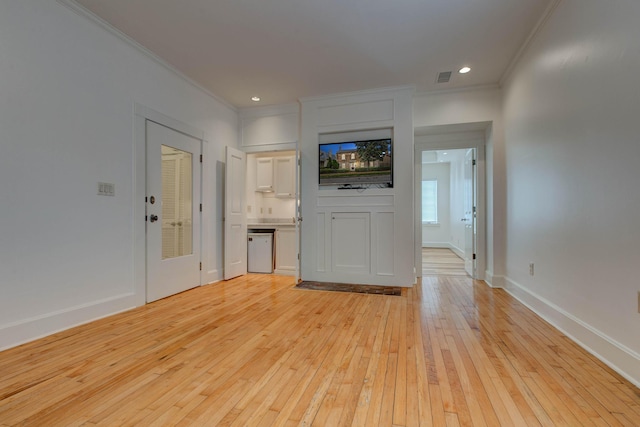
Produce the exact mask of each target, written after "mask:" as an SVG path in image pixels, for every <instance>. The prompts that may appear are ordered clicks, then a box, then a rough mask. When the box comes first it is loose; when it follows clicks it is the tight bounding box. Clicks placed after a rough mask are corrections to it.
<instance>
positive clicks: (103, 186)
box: [98, 182, 116, 196]
mask: <svg viewBox="0 0 640 427" xmlns="http://www.w3.org/2000/svg"><path fill="white" fill-rule="evenodd" d="M115 195H116V185H115V184H111V183H108V182H99V183H98V196H115Z"/></svg>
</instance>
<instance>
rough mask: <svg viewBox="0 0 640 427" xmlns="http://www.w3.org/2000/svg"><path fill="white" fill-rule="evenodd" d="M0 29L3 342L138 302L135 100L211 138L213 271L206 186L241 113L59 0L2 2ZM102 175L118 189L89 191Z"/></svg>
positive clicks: (218, 225)
mask: <svg viewBox="0 0 640 427" xmlns="http://www.w3.org/2000/svg"><path fill="white" fill-rule="evenodd" d="M0 39H1V40H2V43H0V57H1V58H2V61H1V62H0V92H1V93H2V96H1V97H0V129H2V144H0V182H2V183H3V185H2V186H1V187H0V206H1V207H0V209H1V210H2V214H1V217H2V221H0V242H1V243H0V281H1V282H2V297H1V298H0V348H3V347H7V346H11V345H14V344H16V343H19V342H23V341H26V340H29V339H32V338H34V337H37V336H41V335H45V334H48V333H50V332H53V331H56V330H59V329H63V328H66V327H69V326H72V325H75V324H77V323H82V322H86V321H88V320H90V319H94V318H96V317H100V316H104V315H107V314H111V313H113V312H115V311H118V310H122V309H125V308H129V307H132V306H134V305H135V304H137V303H139V301H140V295H139V294H140V292H139V289H136V287H135V285H134V254H133V248H134V235H133V226H134V221H141V220H143V218H142V219H141V218H134V209H133V206H134V200H133V198H134V160H135V159H134V157H133V153H134V137H133V135H134V129H133V124H134V105H135V104H136V103H138V104H141V105H144V106H147V107H149V108H152V109H154V110H156V111H158V112H161V113H163V114H165V115H167V116H169V117H172V118H175V119H176V120H180V121H181V122H184V123H187V124H189V125H190V126H193V127H194V128H197V129H200V130H201V131H203V132H204V133H205V134H206V135H207V138H208V139H209V140H210V143H207V144H205V154H206V158H205V164H204V170H203V174H204V175H203V176H204V179H205V180H204V188H203V191H204V195H205V196H204V200H203V203H204V205H205V212H204V214H203V215H204V216H203V227H204V230H205V231H204V232H205V236H204V242H203V244H204V246H205V247H206V248H207V249H208V252H207V254H206V256H205V258H204V259H203V262H204V267H205V273H207V272H208V273H209V275H208V276H207V277H209V278H211V279H212V280H215V279H216V278H219V277H220V276H219V275H220V274H221V265H222V251H221V241H222V239H221V232H222V216H221V215H220V208H221V207H220V204H219V201H218V199H221V198H216V197H215V195H216V194H221V193H218V191H219V189H220V188H221V181H220V176H221V175H220V167H221V165H220V160H221V159H223V158H224V157H223V150H224V145H226V144H230V145H236V144H237V140H238V132H237V129H238V122H237V113H236V112H235V111H234V110H232V109H230V108H229V107H227V106H226V105H224V104H223V103H221V102H219V101H217V100H216V99H214V98H213V97H211V96H209V95H207V94H206V93H204V92H203V91H201V90H200V89H199V88H197V87H195V86H194V85H192V84H190V83H189V82H187V81H186V80H184V79H182V78H180V77H178V76H177V75H176V74H175V73H174V72H172V71H170V70H168V69H167V68H164V67H162V66H160V65H159V64H158V63H157V62H156V61H154V60H152V59H150V58H149V57H147V56H144V55H142V54H141V53H140V51H139V50H137V49H135V48H133V47H132V46H131V45H129V44H127V43H125V42H124V41H122V40H121V39H120V38H118V37H116V36H115V35H113V34H111V33H109V32H107V31H105V30H104V29H103V28H100V27H98V26H97V25H95V24H94V23H93V22H91V21H89V20H87V19H86V18H84V17H81V16H79V15H77V14H76V13H75V12H73V11H72V10H71V9H69V8H67V7H65V6H63V5H62V4H60V3H58V2H55V1H48V0H8V1H3V2H1V3H0ZM98 182H109V183H113V184H115V196H114V197H101V196H97V195H96V192H97V183H98ZM143 227H144V226H143ZM142 297H144V295H142ZM143 299H144V298H143Z"/></svg>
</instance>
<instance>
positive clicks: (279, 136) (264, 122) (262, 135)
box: [240, 104, 300, 151]
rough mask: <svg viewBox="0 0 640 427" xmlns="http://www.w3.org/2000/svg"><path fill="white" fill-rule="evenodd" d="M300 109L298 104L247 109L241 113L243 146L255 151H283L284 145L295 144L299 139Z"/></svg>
mask: <svg viewBox="0 0 640 427" xmlns="http://www.w3.org/2000/svg"><path fill="white" fill-rule="evenodd" d="M299 110H300V107H299V105H298V104H287V105H272V106H266V107H253V108H245V109H243V110H241V111H240V133H241V138H242V146H243V147H246V149H247V150H248V151H253V150H255V149H262V148H264V149H268V150H281V149H282V146H283V145H284V144H295V143H297V142H298V138H299V121H300V111H299Z"/></svg>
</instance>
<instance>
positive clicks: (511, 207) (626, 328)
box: [504, 0, 640, 384]
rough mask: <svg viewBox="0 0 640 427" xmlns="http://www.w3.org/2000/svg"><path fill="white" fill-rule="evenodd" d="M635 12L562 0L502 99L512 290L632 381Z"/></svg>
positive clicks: (637, 97)
mask: <svg viewBox="0 0 640 427" xmlns="http://www.w3.org/2000/svg"><path fill="white" fill-rule="evenodd" d="M638 17H640V3H638V2H637V1H623V0H613V1H609V2H601V1H597V0H580V1H579V0H563V1H562V2H560V4H559V6H558V7H557V9H556V10H555V12H554V14H553V15H552V16H551V17H550V19H549V20H548V21H547V22H546V24H545V26H544V27H543V29H542V31H541V32H540V33H539V34H538V36H537V38H536V39H535V40H534V42H533V43H532V45H531V46H530V47H529V50H528V51H527V52H526V54H525V55H524V57H523V58H522V59H521V61H520V62H519V64H518V66H517V67H516V68H515V70H514V72H513V74H512V76H511V78H510V79H509V81H508V82H507V83H508V84H507V85H506V86H505V105H504V112H505V129H506V140H507V145H506V166H507V168H506V180H507V182H508V186H507V198H506V200H507V215H506V220H507V222H506V224H507V229H506V231H507V240H506V244H507V246H506V249H507V250H506V254H507V257H506V272H507V275H508V282H509V285H510V289H511V290H512V291H513V292H514V293H517V294H518V296H519V297H521V298H523V299H525V300H526V301H527V302H528V303H529V304H531V305H532V306H534V307H535V308H536V309H538V310H539V311H540V312H542V313H545V315H547V316H548V318H549V319H551V320H552V321H553V322H554V323H555V324H557V325H559V326H560V327H561V328H563V329H564V330H565V331H567V332H568V333H569V334H571V335H572V336H574V337H576V338H577V339H578V340H580V341H582V342H583V344H584V345H585V346H587V347H589V348H591V349H592V351H594V352H595V353H597V354H599V355H600V356H601V357H603V358H605V359H607V360H608V361H609V363H610V364H611V365H612V366H614V367H616V368H617V369H618V370H619V371H622V372H624V373H625V375H626V376H627V377H628V378H631V379H633V380H635V382H636V384H640V335H639V334H638V331H640V314H638V312H637V311H638V307H637V294H638V291H640V287H639V286H638V272H637V265H638V260H640V245H638V242H639V241H640V227H637V226H636V224H637V222H638V212H640V187H639V186H638V183H640V168H639V167H638V161H639V160H640V143H639V138H638V112H639V111H640V85H638V82H637V79H638V70H639V69H640V26H638ZM531 262H533V263H535V275H534V276H530V275H529V263H531ZM621 352H622V353H624V354H622V355H621Z"/></svg>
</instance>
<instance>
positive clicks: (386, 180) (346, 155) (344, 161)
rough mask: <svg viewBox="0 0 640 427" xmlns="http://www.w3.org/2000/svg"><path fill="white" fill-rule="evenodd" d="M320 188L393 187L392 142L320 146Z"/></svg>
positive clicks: (374, 141) (381, 140)
mask: <svg viewBox="0 0 640 427" xmlns="http://www.w3.org/2000/svg"><path fill="white" fill-rule="evenodd" d="M319 149H320V153H319V158H320V168H319V170H320V177H319V182H320V185H335V186H338V187H341V188H367V187H380V188H388V187H393V154H392V143H391V139H389V138H387V139H374V140H367V141H352V142H333V143H328V144H320V146H319Z"/></svg>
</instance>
